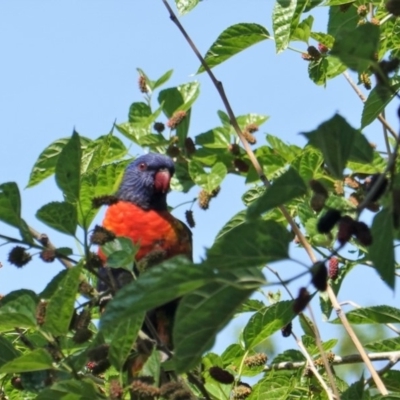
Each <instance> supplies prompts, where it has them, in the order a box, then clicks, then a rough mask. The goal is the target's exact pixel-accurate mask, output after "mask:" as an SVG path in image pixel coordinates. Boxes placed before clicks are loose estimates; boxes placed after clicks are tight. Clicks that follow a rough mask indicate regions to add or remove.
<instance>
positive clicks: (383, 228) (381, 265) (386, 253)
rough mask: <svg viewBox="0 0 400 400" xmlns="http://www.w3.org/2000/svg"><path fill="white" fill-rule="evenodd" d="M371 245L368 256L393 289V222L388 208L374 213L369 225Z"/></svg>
mask: <svg viewBox="0 0 400 400" xmlns="http://www.w3.org/2000/svg"><path fill="white" fill-rule="evenodd" d="M371 234H372V238H373V241H372V245H371V246H370V247H369V251H368V258H369V259H370V260H371V261H372V263H373V267H374V268H375V269H376V270H377V272H378V274H379V275H380V276H381V278H382V279H383V280H384V282H386V284H387V285H388V286H389V287H390V288H391V289H394V285H395V274H394V272H395V259H394V248H393V223H392V214H391V212H390V210H389V209H387V208H384V209H383V210H382V211H380V212H379V213H378V214H376V215H375V217H374V221H373V223H372V227H371Z"/></svg>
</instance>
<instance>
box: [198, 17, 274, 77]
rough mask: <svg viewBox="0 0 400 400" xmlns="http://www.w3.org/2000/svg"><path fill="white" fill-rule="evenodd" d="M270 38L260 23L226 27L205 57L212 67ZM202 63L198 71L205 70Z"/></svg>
mask: <svg viewBox="0 0 400 400" xmlns="http://www.w3.org/2000/svg"><path fill="white" fill-rule="evenodd" d="M265 39H269V33H268V31H267V30H266V29H265V28H264V27H263V26H262V25H259V24H249V23H240V24H235V25H231V26H230V27H229V28H227V29H225V30H224V31H223V32H222V33H221V34H220V35H219V36H218V38H217V40H216V41H215V42H214V43H213V44H212V45H211V47H210V48H209V49H208V51H207V53H206V55H205V56H204V59H205V61H206V63H207V65H208V66H209V67H210V68H213V67H215V66H216V65H218V64H221V63H222V62H224V61H225V60H227V59H228V58H230V57H232V56H234V55H235V54H237V53H240V52H241V51H242V50H245V49H247V48H248V47H250V46H252V45H254V44H256V43H259V42H261V41H263V40H265ZM204 71H205V70H204V68H203V66H202V65H201V66H200V68H199V69H198V71H197V73H201V72H204Z"/></svg>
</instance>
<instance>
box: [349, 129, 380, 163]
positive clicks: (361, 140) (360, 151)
mask: <svg viewBox="0 0 400 400" xmlns="http://www.w3.org/2000/svg"><path fill="white" fill-rule="evenodd" d="M373 159H374V149H373V148H372V146H371V144H370V143H369V142H368V140H367V138H366V137H365V136H364V135H363V134H362V133H361V132H357V133H356V134H355V136H354V142H353V146H352V148H351V152H350V157H349V161H354V162H360V163H365V164H367V163H371V162H372V161H373Z"/></svg>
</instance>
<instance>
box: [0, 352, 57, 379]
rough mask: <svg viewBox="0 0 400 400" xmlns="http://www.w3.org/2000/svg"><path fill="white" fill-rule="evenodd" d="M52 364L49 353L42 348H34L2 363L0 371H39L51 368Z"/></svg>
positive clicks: (10, 372)
mask: <svg viewBox="0 0 400 400" xmlns="http://www.w3.org/2000/svg"><path fill="white" fill-rule="evenodd" d="M52 365H53V359H52V357H51V355H50V354H49V353H48V352H47V351H46V350H44V349H36V350H33V351H31V352H29V353H25V354H23V355H22V356H20V357H17V358H14V359H13V360H11V361H9V362H8V363H6V364H4V365H3V366H2V367H0V373H8V374H12V373H18V372H25V371H26V372H31V371H41V370H44V369H49V368H51V367H52Z"/></svg>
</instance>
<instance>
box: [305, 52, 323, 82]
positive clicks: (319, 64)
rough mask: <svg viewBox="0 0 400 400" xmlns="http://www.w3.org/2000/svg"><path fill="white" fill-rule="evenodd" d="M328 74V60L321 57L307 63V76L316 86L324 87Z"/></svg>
mask: <svg viewBox="0 0 400 400" xmlns="http://www.w3.org/2000/svg"><path fill="white" fill-rule="evenodd" d="M327 72H328V60H327V59H326V57H321V58H320V59H318V60H312V61H310V62H309V63H308V76H309V77H310V79H311V80H312V81H313V82H314V83H315V84H316V85H323V86H325V85H326V80H327Z"/></svg>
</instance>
